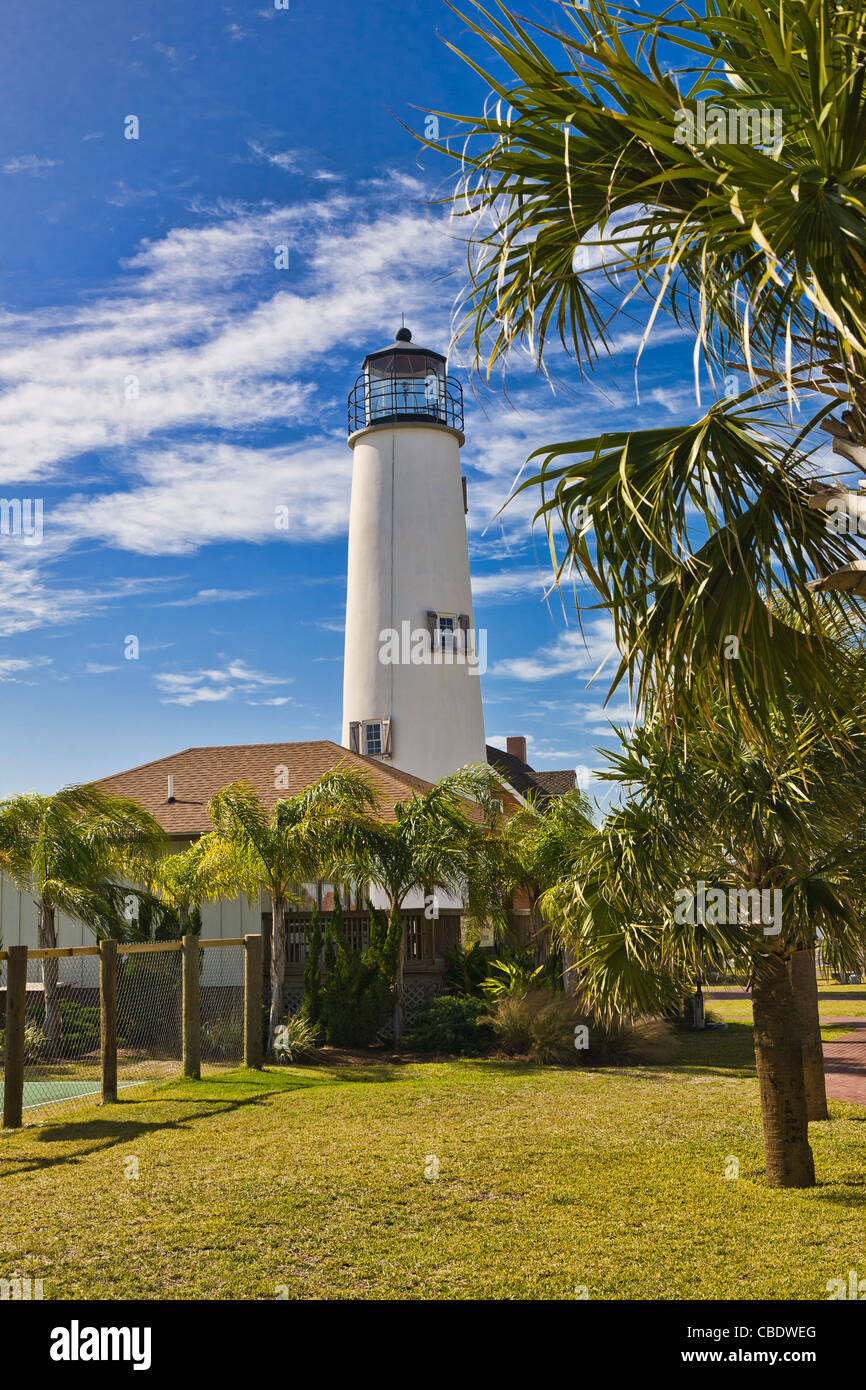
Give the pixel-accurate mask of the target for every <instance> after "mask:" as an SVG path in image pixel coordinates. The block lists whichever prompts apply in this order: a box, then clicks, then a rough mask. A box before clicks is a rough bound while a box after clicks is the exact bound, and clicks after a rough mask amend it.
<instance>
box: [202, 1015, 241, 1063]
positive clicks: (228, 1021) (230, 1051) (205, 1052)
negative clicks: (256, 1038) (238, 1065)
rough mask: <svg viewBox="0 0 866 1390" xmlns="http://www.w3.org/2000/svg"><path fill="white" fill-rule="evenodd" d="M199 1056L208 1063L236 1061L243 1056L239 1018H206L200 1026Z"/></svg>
mask: <svg viewBox="0 0 866 1390" xmlns="http://www.w3.org/2000/svg"><path fill="white" fill-rule="evenodd" d="M201 1055H202V1057H205V1058H207V1059H208V1060H210V1061H221V1062H226V1061H230V1062H233V1061H236V1060H237V1059H238V1058H241V1057H243V1055H244V1025H243V1023H242V1022H241V1020H240V1019H239V1018H208V1019H203V1020H202V1025H201Z"/></svg>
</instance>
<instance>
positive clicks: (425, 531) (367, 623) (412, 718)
mask: <svg viewBox="0 0 866 1390" xmlns="http://www.w3.org/2000/svg"><path fill="white" fill-rule="evenodd" d="M348 442H349V447H350V449H351V450H352V452H353V465H352V502H351V509H350V515H349V561H348V580H347V592H346V645H345V664H344V669H343V731H342V742H343V746H344V747H345V748H349V749H351V750H352V751H353V752H358V753H364V754H367V755H368V756H371V757H374V758H377V759H380V760H382V761H383V762H387V763H391V764H392V765H393V766H394V767H397V768H400V769H402V770H403V771H404V772H411V773H415V774H416V776H419V777H423V778H425V779H426V780H427V781H430V782H435V781H437V780H438V779H439V778H440V777H442V776H443V775H444V774H445V773H448V772H453V771H455V770H456V769H457V768H458V767H463V766H465V765H466V764H467V763H484V762H485V761H486V749H485V740H484V716H483V712H482V707H481V675H482V673H483V670H484V668H485V663H486V640H485V639H486V634H482V633H479V632H477V631H476V629H475V622H474V617H473V611H472V589H471V584H470V579H469V548H468V544H467V538H466V488H465V482H464V479H463V477H462V475H461V472H460V447H461V445H462V444H463V442H464V435H463V392H462V390H461V387H460V384H459V382H457V381H455V380H454V379H453V378H452V377H450V376H449V375H448V372H447V366H446V360H445V358H444V357H443V356H442V354H441V353H439V352H433V351H431V350H430V349H429V348H422V347H417V346H416V345H415V344H414V343H413V342H412V334H411V333H410V331H409V329H408V328H400V329H399V330H398V332H397V335H396V338H395V341H394V342H393V343H392V344H391V345H389V346H388V347H385V348H382V349H380V350H379V351H377V352H371V353H369V354H368V355H367V357H366V358H365V359H364V364H363V369H362V371H361V375H360V376H359V377H358V379H357V381H356V382H355V385H354V388H353V390H352V392H351V393H350V395H349V441H348Z"/></svg>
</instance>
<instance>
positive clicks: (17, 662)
mask: <svg viewBox="0 0 866 1390" xmlns="http://www.w3.org/2000/svg"><path fill="white" fill-rule="evenodd" d="M50 665H51V658H50V657H49V656H32V657H12V656H7V657H3V658H2V659H0V681H15V680H17V679H18V677H19V676H20V674H21V672H22V671H32V670H33V669H34V667H37V666H50Z"/></svg>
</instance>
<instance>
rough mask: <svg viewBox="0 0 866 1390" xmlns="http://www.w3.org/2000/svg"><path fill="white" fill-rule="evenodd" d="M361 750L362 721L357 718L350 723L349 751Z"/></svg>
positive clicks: (356, 751) (358, 751) (357, 751)
mask: <svg viewBox="0 0 866 1390" xmlns="http://www.w3.org/2000/svg"><path fill="white" fill-rule="evenodd" d="M360 751H361V723H360V720H358V719H355V720H353V721H352V723H351V724H350V725H349V752H350V753H360Z"/></svg>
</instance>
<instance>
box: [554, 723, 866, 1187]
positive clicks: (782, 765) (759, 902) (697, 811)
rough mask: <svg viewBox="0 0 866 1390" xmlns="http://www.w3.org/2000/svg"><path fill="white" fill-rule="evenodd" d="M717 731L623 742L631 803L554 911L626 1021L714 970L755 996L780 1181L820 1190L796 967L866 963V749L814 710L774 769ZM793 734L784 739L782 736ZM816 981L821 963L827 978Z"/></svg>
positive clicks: (600, 836)
mask: <svg viewBox="0 0 866 1390" xmlns="http://www.w3.org/2000/svg"><path fill="white" fill-rule="evenodd" d="M714 722H715V724H716V725H718V726H723V727H726V731H727V734H728V752H727V756H726V757H725V758H719V756H718V742H717V737H716V734H715V732H712V733H707V732H706V731H705V732H704V733H703V734H701V733H699V732H697V731H695V730H694V729H693V730H692V732H691V735H690V739H689V746H688V754H687V755H686V751H685V750H684V749H683V747H682V745H677V744H675V743H674V744H671V743H670V742H669V741H668V740H667V739H666V738H665V737H664V736H663V734H662V733H661V731H660V729H659V726H658V725H652V724H651V725H648V726H645V727H643V728H641V729H638V730H637V731H636V732H635V733H634V734H632V735H629V734H625V733H620V742H621V748H620V750H619V751H618V752H616V753H612V754H610V755H608V756H609V759H610V762H611V775H612V778H613V780H614V781H616V782H618V783H620V784H621V785H622V787H623V788H624V789H626V790H627V791H628V792H629V794H630V795H629V799H628V800H627V801H625V802H624V804H622V805H621V806H619V807H618V808H617V809H615V810H614V811H612V812H611V813H610V815H609V816H608V817H607V819H606V821H605V823H604V824H603V825H602V826H601V827H600V828H599V830H598V831H597V832H596V833H595V834H594V835H592V836H590V837H588V838H587V839H586V840H585V841H584V842H583V843H582V844H581V846H580V852H579V854H578V856H577V859H576V865H575V875H576V876H575V877H574V878H572V879H570V880H565V881H564V882H563V883H561V884H560V885H558V886H557V887H556V888H555V889H554V890H553V891H552V893H550V894H548V895H547V897H546V898H545V899H544V900H543V905H544V906H545V907H546V908H547V910H548V911H549V912H551V914H552V915H553V917H554V921H555V923H556V928H557V931H558V933H559V934H560V936H561V938H562V939H563V940H565V941H567V942H569V943H570V944H571V945H572V947H573V949H574V952H575V955H576V958H577V968H578V969H579V970H580V973H581V988H582V991H583V992H584V994H585V996H586V998H587V1000H588V1002H589V1003H590V1004H591V1005H592V1006H594V1007H595V1008H597V1009H598V1010H600V1011H602V1012H607V1013H610V1014H634V1013H638V1014H640V1013H652V1012H656V1011H658V1010H659V1009H661V1008H663V1007H665V1005H667V1004H669V1003H672V1002H674V1001H675V1000H676V998H677V996H678V995H680V994H681V993H682V992H683V991H684V990H685V989H686V988H687V985H688V981H689V980H690V979H691V978H693V977H694V976H695V975H696V974H699V973H702V972H703V971H706V970H714V971H719V972H721V973H727V972H729V971H730V970H731V969H733V970H734V971H735V972H738V973H742V974H744V975H746V976H747V977H748V978H749V980H750V982H751V987H752V1005H753V1012H754V1022H755V1055H756V1064H757V1071H758V1078H759V1083H760V1094H761V1109H762V1116H763V1125H764V1142H765V1157H766V1172H767V1180H768V1182H769V1183H770V1185H771V1186H779V1187H805V1186H811V1185H812V1184H813V1183H814V1166H813V1161H812V1153H811V1149H810V1147H809V1142H808V1128H807V1127H808V1110H807V1098H806V1088H805V1083H804V1069H803V1040H802V1034H801V1024H800V1021H799V1018H798V1013H797V1008H796V1004H795V999H794V994H793V992H792V985H791V979H790V976H789V968H788V967H789V962H791V961H792V960H795V961H796V960H797V959H798V958H802V957H801V953H802V952H804V951H808V952H811V953H812V954H813V958H814V949H815V946H816V943H817V940H818V935H819V933H820V937H821V945H822V950H823V951H824V953H825V955H827V956H828V957H830V958H831V959H833V960H834V961H836V962H837V963H839V964H841V965H845V966H849V967H850V964H851V963H853V962H854V961H856V960H857V958H858V956H859V953H860V950H861V945H860V943H861V940H862V928H861V926H860V921H861V917H860V911H859V909H860V908H861V907H862V902H863V890H862V887H861V881H862V872H863V854H862V848H861V847H860V846H859V844H858V843H857V825H858V821H859V818H860V816H861V809H860V808H861V807H862V804H863V796H864V792H866V756H864V747H863V736H862V733H859V734H858V733H857V731H856V730H852V739H853V745H852V746H853V747H854V748H856V753H855V752H851V754H850V755H849V757H848V759H847V760H846V759H844V758H841V757H840V756H839V753H838V750H837V749H835V748H833V747H832V745H830V744H829V743H828V741H827V740H826V739H825V738H824V736H823V734H822V731H821V728H820V724H819V723H818V721H817V720H816V718H815V716H814V714H813V713H812V712H810V711H806V712H801V714H800V718H799V721H798V737H797V740H796V743H795V744H794V743H792V741H791V739H790V734H789V730H788V729H787V727H786V726H785V736H784V737H778V738H777V741H776V744H775V747H774V749H773V753H772V756H771V755H770V754H769V753H768V750H767V744H766V740H764V739H762V740H761V743H760V745H759V746H756V745H755V744H753V743H750V742H749V741H748V740H747V739H745V738H744V737H743V735H742V731H741V729H740V727H739V725H738V723H737V721H736V717H735V716H734V714H733V713H732V712H731V711H730V710H725V709H724V708H722V707H719V708H717V709H716V710H715V711H714ZM782 728H783V726H782V725H781V723H780V725H779V732H781V730H782ZM812 968H813V970H814V965H813V967H812Z"/></svg>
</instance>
